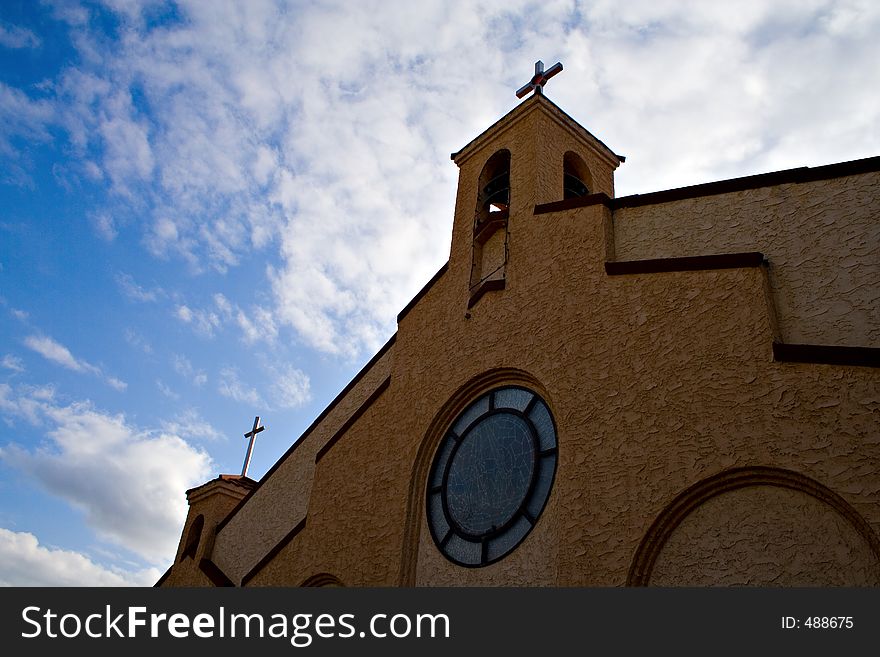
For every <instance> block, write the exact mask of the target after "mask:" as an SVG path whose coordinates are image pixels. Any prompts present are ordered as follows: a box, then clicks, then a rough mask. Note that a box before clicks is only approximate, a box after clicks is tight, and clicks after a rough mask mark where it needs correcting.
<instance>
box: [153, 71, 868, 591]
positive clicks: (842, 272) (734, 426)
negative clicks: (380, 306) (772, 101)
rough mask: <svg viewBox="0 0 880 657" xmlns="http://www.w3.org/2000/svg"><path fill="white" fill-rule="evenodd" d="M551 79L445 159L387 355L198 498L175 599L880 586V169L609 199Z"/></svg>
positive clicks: (597, 155) (784, 174)
mask: <svg viewBox="0 0 880 657" xmlns="http://www.w3.org/2000/svg"><path fill="white" fill-rule="evenodd" d="M559 69H561V66H559ZM554 70H556V67H554V68H553V69H550V70H548V71H547V72H546V73H545V72H543V67H542V66H541V67H540V68H539V67H537V66H536V73H535V77H534V78H533V79H532V82H531V83H530V84H529V85H527V86H526V87H524V89H523V90H521V92H522V94H521V95H526V93H527V92H529V91H533V92H534V93H532V94H531V95H530V96H529V97H528V98H527V99H526V100H524V101H522V102H521V103H520V104H519V105H517V106H516V107H515V108H514V109H513V110H512V111H511V112H509V113H508V114H507V115H506V116H504V117H502V118H501V119H500V120H498V121H497V122H496V123H495V124H494V125H492V126H491V127H489V128H488V129H487V130H486V131H485V132H483V133H482V134H480V135H478V136H477V137H476V138H474V139H473V140H472V141H471V142H470V143H468V144H467V145H465V146H464V147H463V148H462V149H461V150H459V151H458V152H456V153H453V154H452V160H453V162H454V163H455V164H456V165H457V166H458V168H459V182H458V193H457V197H456V202H455V209H454V212H455V214H454V222H453V227H452V245H451V250H450V254H449V260H448V262H447V263H446V264H445V265H443V267H441V268H440V270H439V271H438V272H437V273H436V275H435V276H434V277H433V278H432V279H431V280H430V281H428V282H427V284H426V285H425V286H424V288H423V289H422V290H421V291H420V292H419V293H418V294H417V295H416V297H415V298H414V299H412V301H411V302H410V303H409V304H408V305H407V306H406V307H405V308H403V310H402V311H401V312H400V314H399V315H398V316H397V332H396V333H395V335H394V336H392V337H391V339H390V340H389V341H388V343H387V344H385V346H384V347H382V348H381V349H380V350H379V352H378V353H377V354H376V355H375V356H374V357H373V358H372V360H370V362H369V363H367V365H366V366H365V367H364V368H363V369H362V370H361V371H360V372H359V373H358V374H357V376H355V378H354V379H353V380H352V381H351V382H350V383H349V384H348V385H347V386H346V387H345V389H344V390H343V391H342V392H341V393H340V394H339V395H338V396H337V397H336V399H334V400H333V402H332V403H331V404H330V405H329V406H328V407H327V408H326V409H325V410H324V411H323V412H322V413H321V415H320V416H319V417H318V418H316V419H315V421H314V422H313V423H312V425H311V426H310V427H309V428H308V429H307V430H306V431H305V433H304V434H303V435H302V436H301V437H300V438H299V439H298V440H296V441H295V442H294V443H293V445H292V447H291V448H290V449H289V450H288V451H287V453H286V454H284V456H283V457H282V458H281V459H280V460H279V461H278V462H277V463H275V465H274V466H273V467H272V468H271V469H270V470H269V471H268V472H267V473H266V475H265V476H264V477H263V478H262V479H261V480H260V481H259V482H255V481H253V480H251V479H249V478H247V477H242V476H238V475H221V476H219V477H218V478H217V479H214V480H211V481H209V482H207V483H205V484H204V485H202V486H199V487H197V488H194V489H192V490H190V491H188V492H187V499H188V501H189V505H190V507H189V514H188V517H187V519H186V522H185V525H184V527H183V531H182V535H181V541H180V547H179V549H178V553H177V556H176V559H175V561H174V564H173V565H172V566H171V567H170V568H169V569H168V571H167V572H166V574H165V575H164V576H163V577H162V578H161V579H160V581H159V582H158V583H157V586H495V585H504V586H645V585H657V586H710V585H711V586H719V585H720V586H727V585H767V586H804V585H806V586H826V585H830V586H837V585H840V586H878V585H880V370H878V365H880V358H878V354H880V157H874V158H868V159H863V160H856V161H851V162H844V163H839V164H830V165H827V166H821V167H815V168H808V167H801V168H797V169H789V170H785V171H778V172H775V173H768V174H761V175H754V176H747V177H744V178H735V179H731V180H723V181H720V182H714V183H709V184H702V185H694V186H690V187H682V188H677V189H670V190H665V191H659V192H654V193H649V194H637V195H633V196H624V197H616V196H615V194H614V172H615V170H616V169H617V167H618V166H620V165H621V164H622V163H623V161H624V158H623V157H622V156H621V155H618V154H616V153H615V152H614V151H613V150H612V149H611V148H609V147H608V146H606V145H605V144H604V143H602V141H600V140H599V139H597V138H596V137H595V136H594V135H593V134H591V133H590V132H589V131H588V130H586V129H585V128H584V127H582V126H581V125H579V124H578V123H577V122H576V121H574V120H573V119H572V118H571V117H570V116H568V115H567V114H566V113H565V112H564V111H563V110H562V109H560V108H559V107H558V106H557V105H555V104H554V103H553V102H551V101H550V100H549V99H548V98H547V97H546V96H545V95H544V94H543V93H542V87H543V84H544V82H545V81H546V79H547V78H548V77H550V75H551V74H552V72H554ZM518 95H520V94H518ZM669 156H670V157H675V154H674V153H670V154H669ZM254 428H255V429H257V426H256V424H255V427H254Z"/></svg>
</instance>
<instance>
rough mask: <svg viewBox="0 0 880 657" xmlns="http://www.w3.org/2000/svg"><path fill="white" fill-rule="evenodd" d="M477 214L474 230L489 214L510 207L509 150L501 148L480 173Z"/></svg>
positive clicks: (503, 210)
mask: <svg viewBox="0 0 880 657" xmlns="http://www.w3.org/2000/svg"><path fill="white" fill-rule="evenodd" d="M479 189H480V193H479V194H478V196H477V216H476V220H475V222H474V230H475V231H476V230H479V228H480V227H481V226H482V225H483V224H485V223H486V221H488V220H489V219H490V218H494V217H492V216H491V215H495V214H496V213H499V212H506V211H507V210H508V208H509V207H510V151H509V150H507V149H506V148H505V149H502V150H500V151H498V152H497V153H495V154H494V155H493V156H492V157H490V158H489V159H488V161H487V162H486V164H485V166H483V171H482V172H481V173H480V183H479Z"/></svg>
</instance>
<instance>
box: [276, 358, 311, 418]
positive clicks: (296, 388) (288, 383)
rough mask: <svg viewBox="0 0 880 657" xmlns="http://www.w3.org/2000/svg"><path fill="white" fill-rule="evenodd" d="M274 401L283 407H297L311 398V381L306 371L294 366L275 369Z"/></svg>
mask: <svg viewBox="0 0 880 657" xmlns="http://www.w3.org/2000/svg"><path fill="white" fill-rule="evenodd" d="M273 374H274V376H273V379H274V380H273V382H272V401H273V402H275V404H276V405H277V406H279V407H281V408H296V407H297V406H302V405H303V404H305V403H307V402H308V401H309V400H311V398H312V395H311V392H310V387H311V383H310V381H309V377H308V376H307V375H306V374H305V372H303V371H301V370H298V369H296V368H295V367H292V366H287V367H282V368H280V369H278V370H276V371H274V373H273Z"/></svg>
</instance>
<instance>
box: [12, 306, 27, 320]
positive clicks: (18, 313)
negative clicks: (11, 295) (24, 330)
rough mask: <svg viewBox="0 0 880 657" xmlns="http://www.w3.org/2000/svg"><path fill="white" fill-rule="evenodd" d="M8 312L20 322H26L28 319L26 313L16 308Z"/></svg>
mask: <svg viewBox="0 0 880 657" xmlns="http://www.w3.org/2000/svg"><path fill="white" fill-rule="evenodd" d="M9 312H11V313H12V316H13V317H15V319H17V320H18V321H20V322H26V321H27V319H28V317H30V315H28V313H27V311H24V310H19V309H18V308H12V309H11V310H10V311H9Z"/></svg>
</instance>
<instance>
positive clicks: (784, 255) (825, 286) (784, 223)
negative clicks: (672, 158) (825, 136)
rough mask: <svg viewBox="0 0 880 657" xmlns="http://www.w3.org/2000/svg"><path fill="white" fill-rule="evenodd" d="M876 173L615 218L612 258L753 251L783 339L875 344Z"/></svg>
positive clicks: (879, 196)
mask: <svg viewBox="0 0 880 657" xmlns="http://www.w3.org/2000/svg"><path fill="white" fill-rule="evenodd" d="M878 212H880V173H867V174H862V175H856V176H847V177H844V178H834V179H831V180H820V181H816V182H810V183H800V184H786V185H778V186H774V187H764V188H759V189H752V190H747V191H741V192H732V193H729V194H718V195H715V196H707V197H700V198H692V199H686V200H682V201H675V202H670V203H661V204H657V205H649V206H643V207H636V208H622V209H620V210H618V211H616V212H615V213H614V235H615V248H616V251H617V258H618V259H619V260H637V259H645V258H660V257H670V256H690V255H702V254H709V253H719V252H724V251H727V252H731V251H760V252H762V253H763V254H764V255H765V256H766V257H767V258H768V259H769V261H770V282H771V286H772V289H773V297H774V302H775V304H776V308H777V311H778V315H779V325H780V330H781V337H782V339H783V341H784V342H792V343H808V344H832V345H846V346H862V347H867V346H871V347H880V289H878V285H877V282H878V280H880V216H878Z"/></svg>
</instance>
